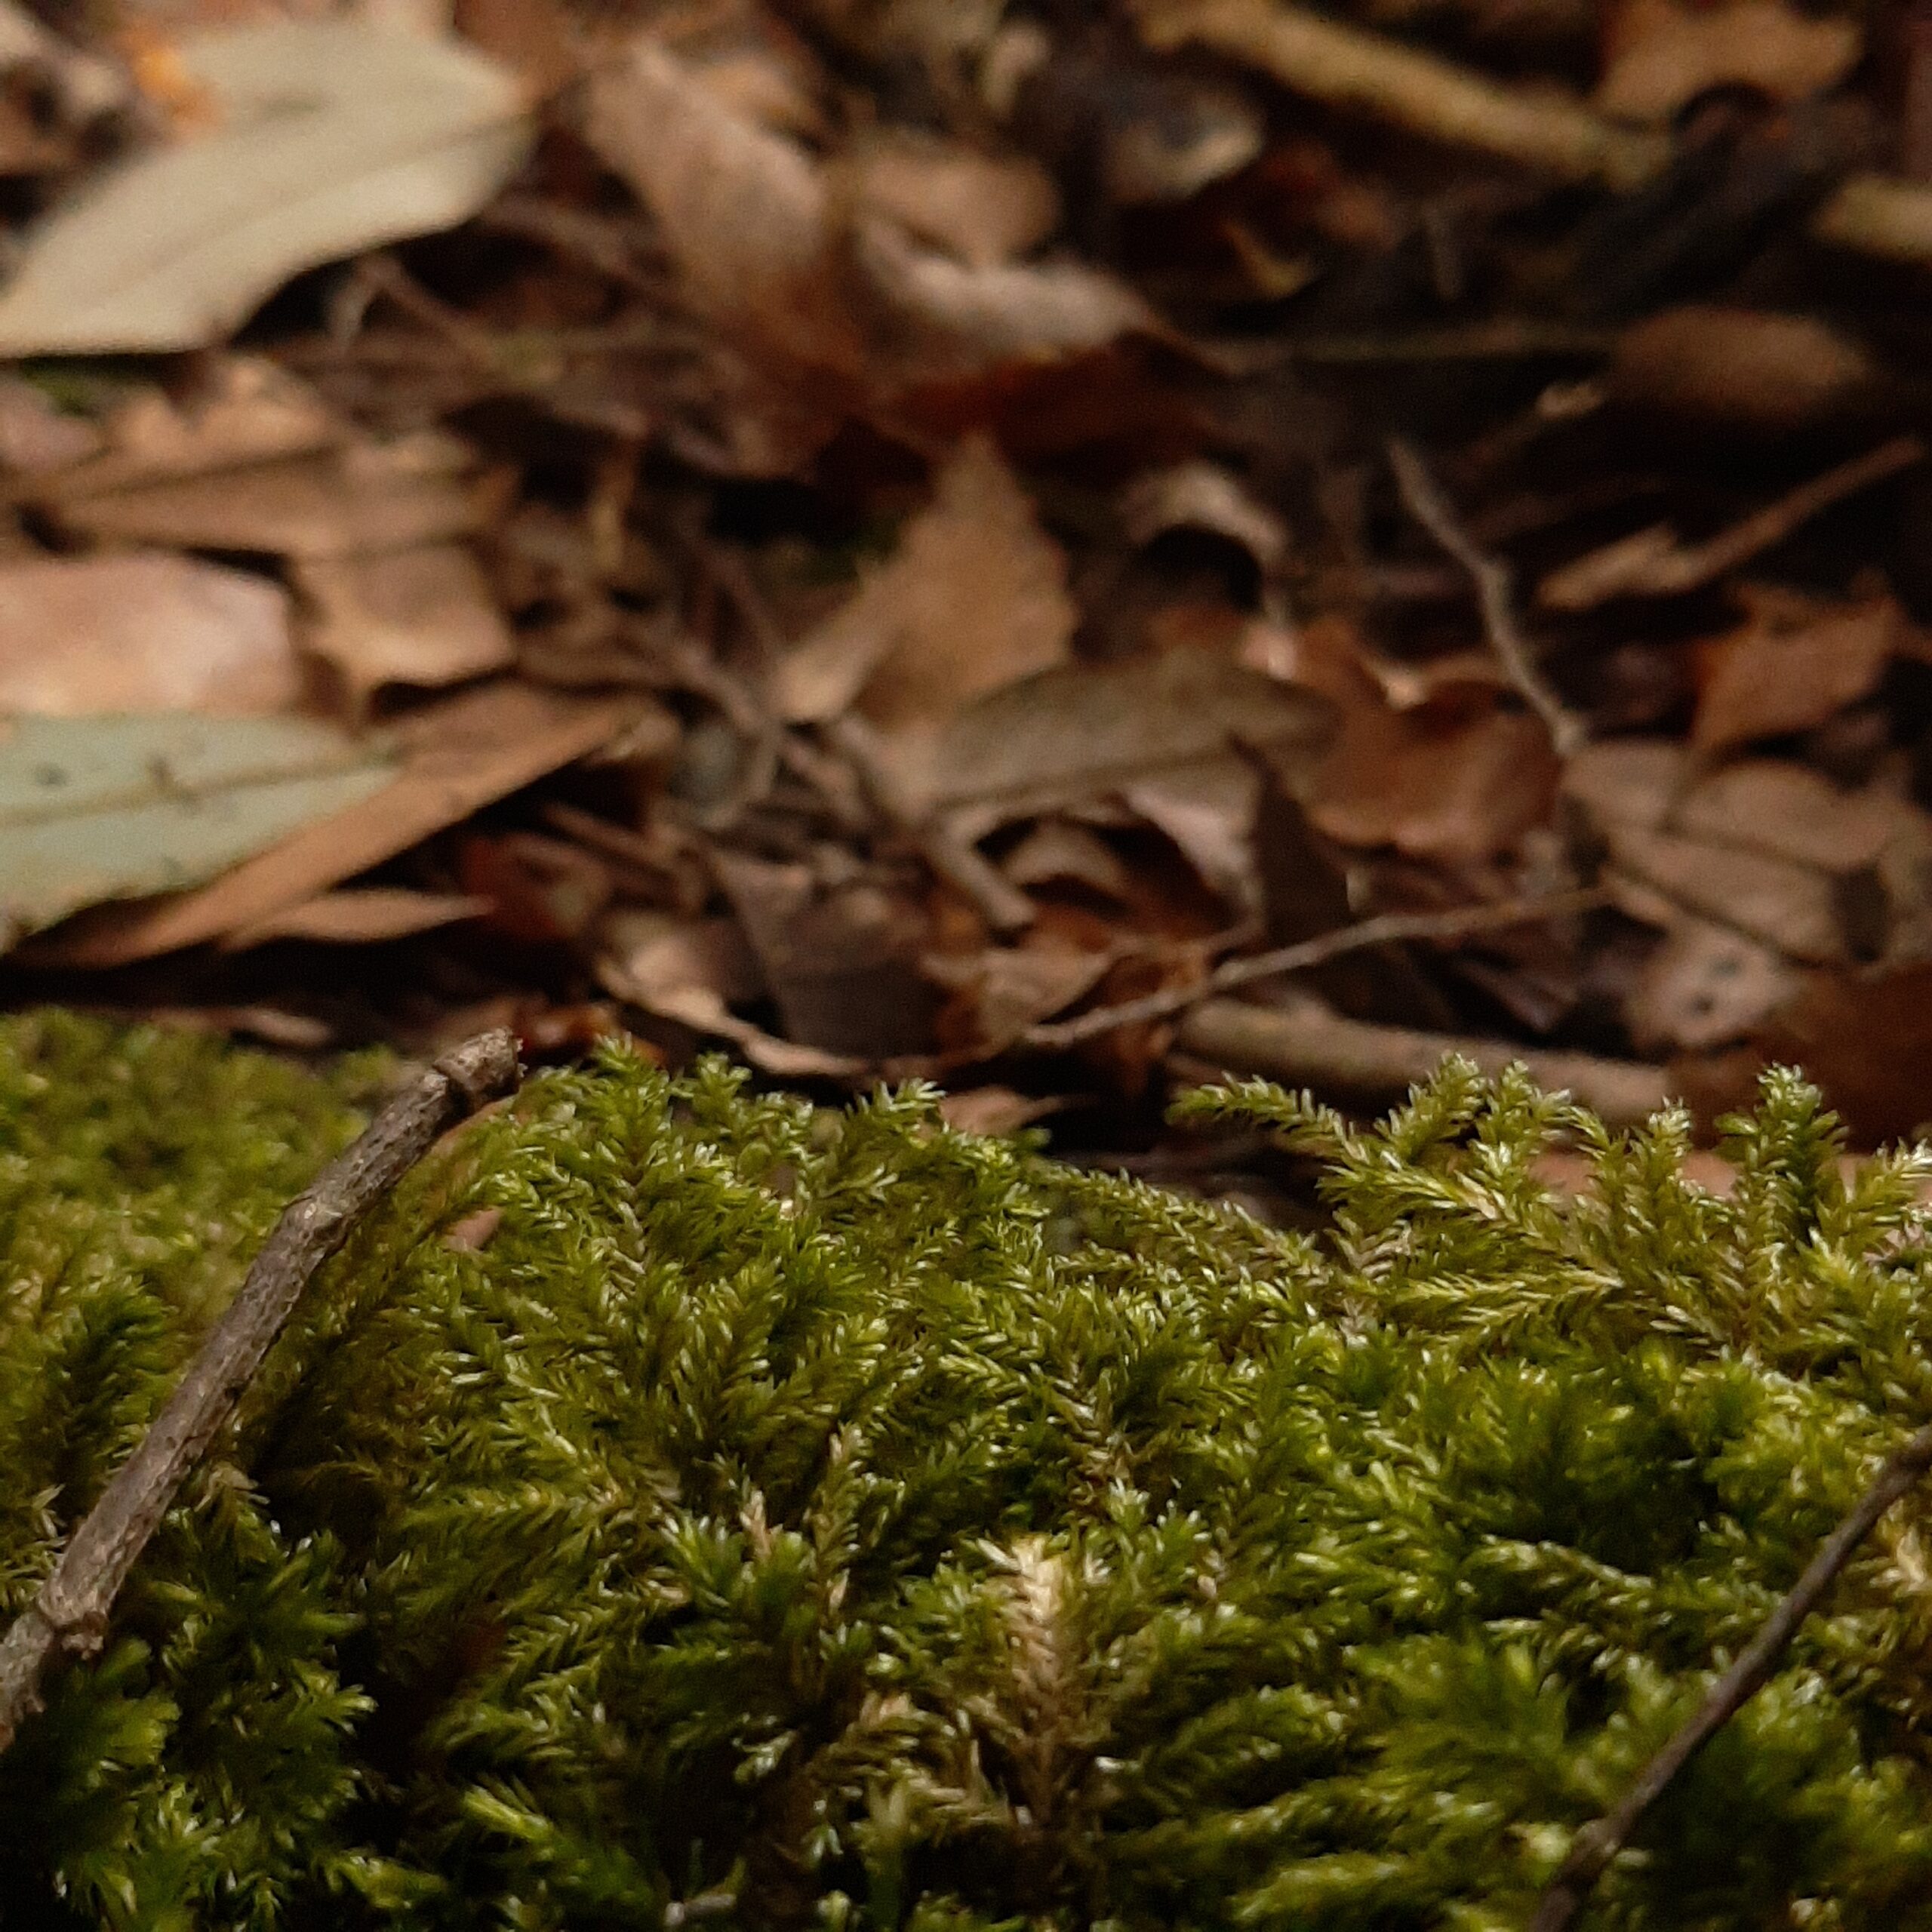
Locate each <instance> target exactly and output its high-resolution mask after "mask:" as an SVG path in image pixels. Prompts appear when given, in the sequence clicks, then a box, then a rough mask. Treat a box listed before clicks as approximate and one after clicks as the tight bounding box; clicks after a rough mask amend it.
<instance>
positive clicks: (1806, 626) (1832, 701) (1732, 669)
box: [1690, 586, 1905, 752]
mask: <svg viewBox="0 0 1932 1932" xmlns="http://www.w3.org/2000/svg"><path fill="white" fill-rule="evenodd" d="M1742 595H1743V601H1744V603H1745V605H1746V608H1747V610H1748V611H1749V617H1748V618H1747V619H1746V621H1745V622H1744V623H1743V624H1741V625H1740V626H1739V627H1738V628H1737V629H1736V630H1734V631H1732V632H1729V633H1727V635H1724V636H1722V637H1719V638H1712V639H1710V640H1709V641H1708V642H1707V643H1706V645H1704V646H1703V648H1702V650H1701V651H1700V659H1699V669H1700V679H1699V682H1700V690H1699V692H1698V697H1697V717H1696V719H1695V721H1694V723H1693V724H1692V726H1691V732H1690V739H1691V743H1693V744H1694V746H1696V747H1697V749H1698V750H1699V751H1700V752H1715V751H1721V750H1724V749H1727V748H1729V747H1730V746H1734V745H1743V744H1749V743H1752V741H1754V740H1757V739H1761V738H1776V737H1783V736H1784V735H1785V734H1787V733H1789V732H1792V731H1810V729H1811V728H1813V727H1814V725H1818V724H1823V723H1824V721H1826V718H1829V717H1831V716H1832V714H1833V713H1834V712H1838V711H1840V710H1842V709H1844V706H1847V705H1848V704H1855V703H1857V701H1858V700H1860V698H1862V697H1866V696H1868V695H1869V694H1870V693H1871V692H1872V691H1874V690H1875V689H1876V688H1878V681H1879V680H1880V678H1882V677H1883V676H1884V674H1885V667H1886V666H1887V665H1888V664H1889V663H1890V662H1891V660H1892V657H1893V654H1894V652H1895V651H1897V649H1898V648H1899V646H1900V641H1901V639H1902V638H1903V632H1904V629H1905V626H1904V620H1903V617H1902V615H1901V614H1900V611H1899V608H1898V606H1897V605H1896V604H1895V603H1894V602H1893V601H1892V600H1891V598H1889V597H1884V596H1879V597H1868V598H1864V599H1863V600H1862V601H1858V602H1856V603H1848V604H1830V603H1824V602H1820V601H1816V600H1814V599H1812V598H1807V597H1802V596H1800V595H1798V594H1797V593H1795V592H1790V591H1783V590H1780V591H1776V592H1774V591H1772V590H1770V589H1768V588H1766V587H1763V586H1754V587H1752V589H1749V590H1747V591H1746V592H1743V593H1742Z"/></svg>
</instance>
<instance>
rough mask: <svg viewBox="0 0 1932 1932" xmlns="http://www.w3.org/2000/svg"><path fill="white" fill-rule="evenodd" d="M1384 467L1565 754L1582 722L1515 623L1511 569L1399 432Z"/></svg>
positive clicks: (1579, 735) (1579, 737)
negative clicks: (1456, 568)
mask: <svg viewBox="0 0 1932 1932" xmlns="http://www.w3.org/2000/svg"><path fill="white" fill-rule="evenodd" d="M1389 467H1390V468H1391V469H1393V470H1394V472H1395V487H1396V488H1398V490H1400V491H1401V493H1402V501H1403V502H1404V503H1406V504H1407V506H1408V508H1409V513H1410V515H1412V516H1413V517H1414V518H1415V520H1416V521H1417V522H1418V523H1419V524H1420V525H1422V527H1423V529H1425V530H1426V531H1428V532H1429V535H1430V536H1432V537H1434V538H1435V540H1436V542H1437V543H1440V544H1441V546H1442V547H1443V549H1445V550H1447V552H1448V553H1449V554H1450V555H1451V556H1452V557H1454V558H1455V560H1456V561H1457V563H1459V564H1460V565H1462V567H1463V569H1464V570H1466V571H1468V572H1469V580H1470V581H1471V582H1472V583H1473V584H1474V585H1475V589H1476V605H1477V608H1478V609H1479V610H1480V611H1481V612H1482V627H1483V632H1484V635H1486V636H1487V638H1488V639H1489V648H1490V649H1491V651H1494V652H1495V654H1496V657H1497V662H1498V663H1500V664H1501V666H1503V672H1504V675H1506V676H1507V678H1509V681H1510V683H1511V684H1512V685H1514V686H1515V688H1516V690H1517V691H1518V694H1520V695H1521V697H1522V700H1523V702H1524V703H1525V704H1527V706H1529V707H1530V709H1531V710H1532V711H1534V712H1535V713H1536V715H1537V716H1538V717H1539V718H1541V719H1542V720H1543V724H1544V725H1545V727H1546V728H1547V730H1548V731H1549V741H1550V743H1552V745H1553V746H1555V748H1556V755H1557V756H1558V757H1559V758H1567V757H1568V756H1569V755H1570V754H1571V752H1574V751H1575V750H1577V749H1578V747H1579V746H1581V744H1582V743H1583V737H1584V731H1585V728H1584V724H1583V720H1582V719H1581V718H1579V717H1577V715H1576V714H1575V712H1572V711H1570V710H1568V709H1566V708H1565V706H1564V703H1563V700H1561V698H1560V697H1558V696H1557V694H1556V693H1555V691H1553V690H1552V689H1551V688H1550V685H1549V680H1548V679H1547V678H1545V677H1544V675H1543V672H1542V670H1541V669H1540V667H1539V666H1538V665H1537V660H1536V654H1535V653H1534V651H1532V650H1531V648H1530V641H1529V639H1528V638H1526V637H1525V636H1524V635H1523V629H1522V626H1521V625H1520V624H1519V623H1518V622H1517V621H1516V579H1515V572H1514V571H1512V570H1511V569H1510V568H1509V565H1507V564H1506V563H1504V562H1503V560H1502V559H1501V558H1500V557H1492V556H1491V555H1490V554H1489V552H1487V550H1484V549H1480V548H1479V547H1478V545H1477V543H1476V541H1475V539H1474V538H1473V537H1471V536H1470V534H1469V532H1468V531H1466V530H1465V529H1464V528H1463V526H1462V525H1461V524H1460V522H1458V521H1457V517H1456V512H1455V511H1454V509H1451V507H1450V503H1449V500H1448V498H1447V497H1445V496H1444V494H1442V490H1441V485H1439V484H1438V482H1437V481H1436V480H1435V478H1434V477H1433V476H1432V475H1431V474H1430V473H1429V466H1428V465H1427V464H1426V463H1424V462H1423V460H1422V457H1421V455H1420V454H1419V452H1418V451H1417V450H1416V448H1415V447H1414V445H1413V444H1411V443H1408V442H1405V441H1404V440H1403V439H1402V438H1401V437H1399V436H1397V437H1393V438H1391V439H1390V441H1389Z"/></svg>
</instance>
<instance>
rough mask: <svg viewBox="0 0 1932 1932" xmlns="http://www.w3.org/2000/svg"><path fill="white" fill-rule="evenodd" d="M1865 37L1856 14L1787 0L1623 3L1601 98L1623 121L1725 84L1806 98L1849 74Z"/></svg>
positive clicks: (1653, 115) (1611, 28)
mask: <svg viewBox="0 0 1932 1932" xmlns="http://www.w3.org/2000/svg"><path fill="white" fill-rule="evenodd" d="M1863 44H1864V35H1863V32H1861V30H1860V27H1859V25H1858V23H1857V21H1856V20H1851V19H1850V18H1848V17H1845V16H1844V15H1842V14H1811V13H1807V12H1803V11H1800V10H1799V9H1798V8H1796V7H1794V6H1792V5H1790V4H1789V0H1618V4H1617V5H1616V6H1615V7H1614V8H1612V10H1611V13H1610V15H1609V18H1608V21H1607V26H1606V31H1605V35H1604V75H1603V79H1602V81H1601V84H1600V85H1598V89H1597V97H1596V103H1597V106H1598V107H1599V108H1600V109H1601V110H1602V111H1603V112H1604V113H1606V114H1611V115H1616V116H1617V118H1619V119H1620V120H1625V121H1641V122H1651V123H1653V124H1654V123H1657V122H1666V121H1669V120H1670V119H1671V118H1673V117H1674V116H1675V115H1676V114H1678V112H1680V111H1681V109H1684V108H1686V107H1687V106H1690V103H1691V102H1692V101H1694V100H1696V99H1697V97H1698V96H1699V95H1700V94H1709V93H1710V92H1712V91H1713V90H1714V89H1716V88H1726V87H1737V88H1750V89H1752V91H1755V92H1756V93H1758V94H1765V95H1767V96H1768V97H1770V99H1771V100H1778V101H1798V100H1806V99H1807V98H1808V97H1810V96H1811V95H1813V94H1822V93H1823V92H1824V91H1826V89H1827V88H1833V87H1835V86H1836V85H1838V82H1841V80H1843V79H1844V78H1845V76H1846V75H1847V74H1849V73H1850V72H1851V70H1852V69H1853V68H1854V67H1855V66H1857V64H1858V60H1859V56H1860V53H1861V52H1862V51H1863Z"/></svg>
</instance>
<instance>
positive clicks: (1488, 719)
mask: <svg viewBox="0 0 1932 1932" xmlns="http://www.w3.org/2000/svg"><path fill="white" fill-rule="evenodd" d="M1369 662H1370V660H1369V658H1368V656H1367V653H1366V652H1365V651H1364V649H1363V647H1362V645H1361V640H1360V638H1358V635H1356V633H1355V629H1354V628H1353V626H1351V625H1349V623H1346V621H1345V620H1341V619H1339V618H1318V619H1316V620H1314V621H1313V622H1312V623H1309V624H1307V625H1306V626H1303V629H1302V632H1301V633H1300V637H1299V638H1298V639H1297V653H1296V656H1295V658H1294V668H1295V669H1296V671H1297V675H1299V676H1300V678H1303V680H1305V681H1306V683H1307V684H1308V685H1309V686H1310V687H1311V688H1313V689H1315V690H1317V691H1321V692H1322V693H1323V694H1324V695H1325V696H1327V697H1329V698H1330V699H1331V700H1334V703H1336V704H1337V706H1339V707H1340V717H1341V730H1340V736H1339V737H1337V740H1336V741H1335V743H1334V749H1332V750H1331V752H1330V753H1329V755H1328V756H1327V758H1325V759H1324V760H1323V761H1322V762H1321V764H1320V765H1319V766H1318V768H1317V769H1316V770H1315V773H1314V774H1313V777H1312V781H1311V783H1310V786H1309V790H1308V793H1307V797H1306V806H1307V810H1308V815H1309V819H1310V820H1312V823H1314V824H1315V826H1317V827H1318V829H1320V830H1321V831H1322V832H1325V833H1327V835H1328V836H1329V837H1330V838H1335V839H1339V840H1340V841H1341V842H1342V843H1343V844H1346V845H1388V846H1393V847H1394V848H1395V850H1396V851H1399V852H1406V853H1407V854H1409V855H1410V856H1411V857H1415V858H1432V859H1442V860H1452V861H1468V860H1477V859H1484V858H1488V857H1492V856H1494V854H1497V853H1498V852H1502V851H1508V850H1509V849H1510V848H1512V847H1513V846H1514V845H1515V843H1516V841H1518V839H1519V838H1521V836H1522V835H1523V834H1524V832H1527V831H1528V830H1529V829H1531V826H1537V825H1541V824H1543V823H1544V822H1545V821H1546V820H1547V819H1548V818H1549V814H1550V808H1551V807H1552V804H1554V803H1555V798H1556V792H1557V786H1558V781H1559V780H1560V778H1561V763H1560V761H1558V758H1557V756H1556V753H1555V751H1554V749H1552V747H1551V745H1550V742H1549V732H1548V731H1546V729H1545V728H1544V727H1543V724H1541V723H1540V721H1538V720H1537V719H1536V718H1533V717H1531V716H1530V715H1529V714H1528V713H1527V712H1520V711H1509V710H1505V709H1503V708H1502V706H1501V704H1500V702H1499V694H1497V693H1496V692H1494V691H1484V690H1482V689H1480V688H1476V689H1472V688H1469V687H1467V686H1462V685H1459V686H1457V687H1455V688H1454V689H1452V691H1450V692H1449V693H1447V694H1444V696H1443V697H1441V698H1439V699H1432V700H1429V701H1427V702H1425V703H1422V704H1419V705H1415V706H1410V707H1407V708H1406V709H1399V710H1398V709H1397V708H1396V707H1395V706H1393V705H1392V704H1391V703H1389V700H1388V698H1387V697H1386V694H1385V693H1384V692H1383V689H1382V688H1381V685H1380V683H1379V682H1378V681H1377V679H1376V678H1375V677H1374V675H1373V673H1372V672H1371V669H1370V668H1369Z"/></svg>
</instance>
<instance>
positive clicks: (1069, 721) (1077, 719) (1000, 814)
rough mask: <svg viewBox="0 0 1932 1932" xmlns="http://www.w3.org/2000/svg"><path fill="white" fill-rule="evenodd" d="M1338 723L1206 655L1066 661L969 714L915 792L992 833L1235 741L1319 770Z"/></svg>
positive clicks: (1322, 708) (1311, 696)
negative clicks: (1000, 826)
mask: <svg viewBox="0 0 1932 1932" xmlns="http://www.w3.org/2000/svg"><path fill="white" fill-rule="evenodd" d="M1334 721H1335V714H1334V706H1331V704H1330V703H1327V701H1326V700H1324V699H1323V698H1322V697H1320V696H1318V694H1316V693H1315V692H1313V691H1304V690H1302V689H1300V688H1297V687H1296V686H1294V685H1284V684H1281V683H1279V682H1278V681H1275V679H1273V678H1269V677H1266V676H1264V675H1262V674H1261V673H1260V672H1255V671H1250V670H1247V669H1244V668H1243V667H1242V666H1240V665H1238V664H1233V663H1229V661H1228V660H1226V659H1225V658H1221V657H1212V656H1210V655H1208V654H1206V653H1204V652H1198V651H1174V652H1170V653H1168V654H1164V655H1163V656H1160V657H1145V658H1137V659H1131V660H1128V661H1127V662H1125V663H1120V664H1106V665H1094V664H1068V665H1063V666H1060V667H1059V668H1057V669H1053V670H1049V671H1044V672H1040V673H1039V674H1038V675H1036V676H1034V677H1031V678H1026V679H1024V680H1023V681H1021V682H1020V683H1018V684H1014V685H1005V686H1004V687H1002V688H1001V689H1000V690H998V691H992V692H989V694H987V695H986V696H985V697H982V698H980V699H979V700H977V701H976V702H975V703H973V704H972V705H971V706H968V708H967V709H964V711H962V712H960V714H959V715H958V716H957V717H956V718H955V719H954V720H953V721H952V723H951V724H949V725H948V726H947V727H946V729H945V731H943V733H942V734H940V737H939V738H938V740H937V743H935V745H934V747H933V752H932V755H931V759H930V761H928V763H926V764H924V767H923V768H921V769H920V770H918V771H915V772H912V773H909V774H908V784H909V789H916V792H917V794H918V797H919V798H921V800H922V801H924V803H925V804H926V805H927V807H928V809H931V808H946V809H947V810H948V811H952V812H955V813H956V814H958V817H960V819H961V821H962V823H973V824H976V825H979V826H983V828H985V829H991V828H992V826H995V825H997V824H1000V823H1005V822H1008V821H1010V820H1012V819H1014V818H1017V817H1029V816H1031V815H1032V814H1033V813H1034V812H1036V811H1050V810H1052V809H1054V808H1057V807H1060V806H1063V805H1065V804H1068V803H1070V802H1075V801H1079V800H1081V799H1083V798H1091V797H1093V796H1094V795H1097V794H1099V793H1103V792H1113V791H1117V790H1118V789H1121V787H1123V786H1128V785H1131V784H1134V783H1137V782H1138V781H1140V780H1145V779H1146V778H1149V777H1152V775H1153V774H1155V773H1157V772H1159V771H1163V770H1166V769H1170V768H1173V767H1175V766H1180V765H1191V764H1197V763H1198V762H1199V761H1201V760H1202V759H1204V758H1213V757H1214V756H1216V755H1219V754H1220V753H1223V752H1226V751H1227V750H1228V749H1230V747H1232V746H1235V745H1236V744H1253V745H1257V746H1269V747H1271V748H1272V749H1273V750H1274V752H1275V753H1276V754H1277V755H1278V757H1279V758H1281V759H1282V760H1283V761H1284V762H1286V763H1287V764H1297V765H1305V764H1312V763H1313V762H1314V761H1315V760H1316V759H1317V758H1318V757H1319V756H1320V755H1321V753H1322V752H1324V750H1325V749H1326V748H1327V744H1328V743H1329V740H1330V738H1331V736H1332V734H1333V731H1334Z"/></svg>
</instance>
